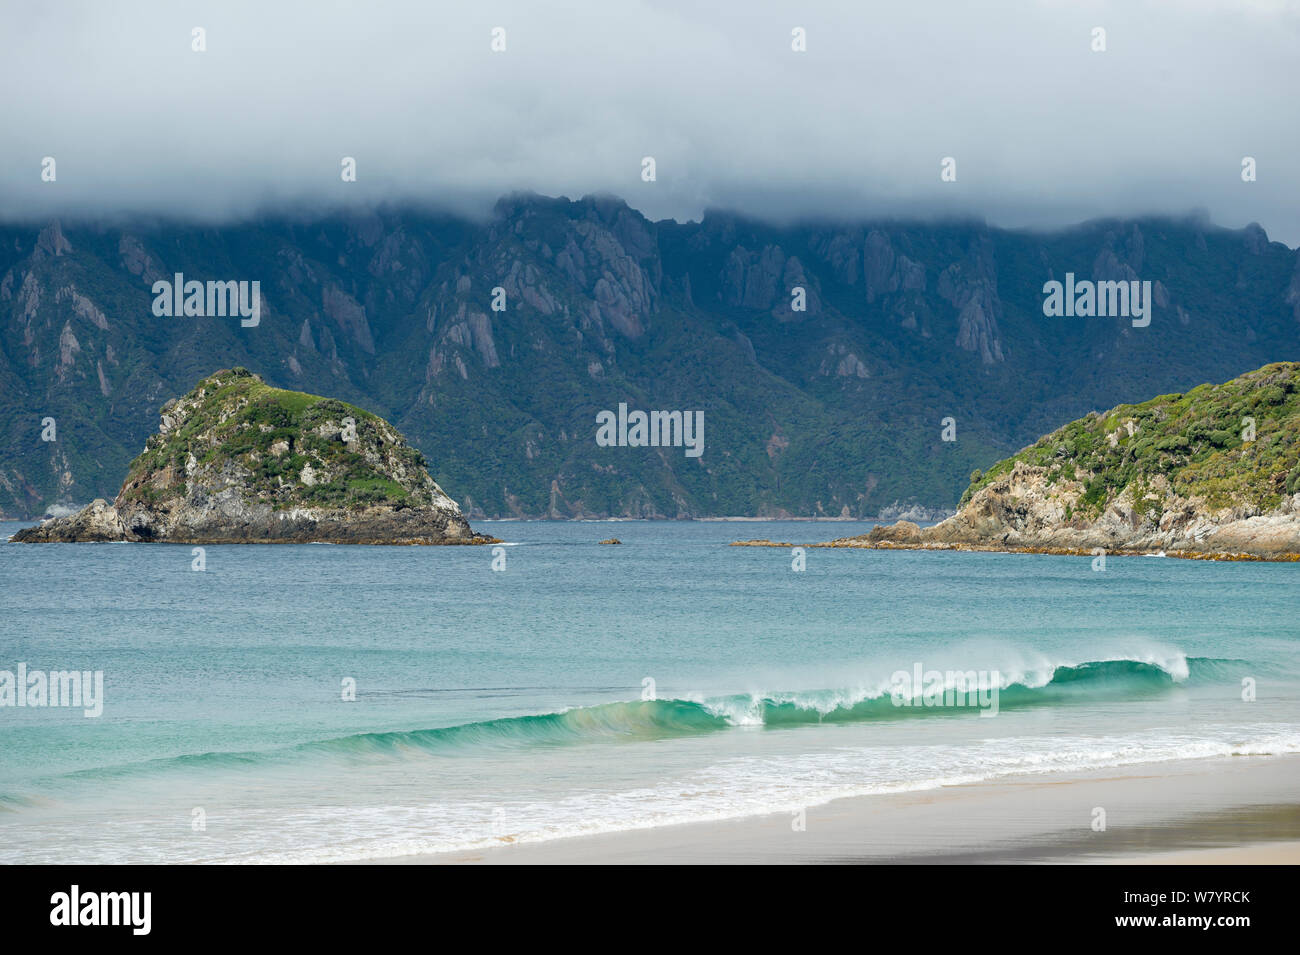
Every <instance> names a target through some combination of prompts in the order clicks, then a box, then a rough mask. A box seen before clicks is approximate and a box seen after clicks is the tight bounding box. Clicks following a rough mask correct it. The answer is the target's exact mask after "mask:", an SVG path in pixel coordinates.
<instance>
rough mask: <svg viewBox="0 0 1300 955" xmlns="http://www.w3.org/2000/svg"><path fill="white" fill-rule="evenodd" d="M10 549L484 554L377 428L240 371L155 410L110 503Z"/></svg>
mask: <svg viewBox="0 0 1300 955" xmlns="http://www.w3.org/2000/svg"><path fill="white" fill-rule="evenodd" d="M12 539H13V540H14V541H15V542H24V543H49V542H67V543H75V542H88V541H138V542H149V541H154V542H164V543H184V544H227V543H308V542H313V543H314V542H324V543H335V544H481V543H491V542H494V541H495V538H490V537H483V536H478V535H475V534H474V532H473V531H472V530H471V529H470V526H469V523H468V522H467V521H466V520H465V518H464V516H463V515H462V514H461V511H460V508H459V507H458V506H457V504H456V502H455V501H453V500H452V499H451V498H449V497H448V496H447V495H446V494H445V493H443V490H442V488H440V487H439V486H438V485H437V483H435V482H434V480H433V478H431V477H430V476H429V472H428V470H427V468H426V462H425V459H424V456H423V455H422V454H421V453H420V452H419V451H418V450H416V449H415V448H412V447H411V446H410V445H408V444H407V443H406V441H405V440H404V439H403V438H402V436H401V434H399V433H398V431H397V429H396V428H394V427H393V426H392V425H390V424H389V423H388V422H387V421H385V420H384V419H382V418H380V417H378V416H376V415H374V414H371V413H370V412H368V411H364V410H362V409H361V408H358V407H355V406H353V405H349V404H345V403H344V402H341V401H337V400H334V399H332V398H322V397H320V396H317V395H309V394H304V393H301V392H296V391H283V390H281V389H278V388H272V387H270V386H269V385H267V384H266V383H265V382H264V381H263V380H262V379H261V378H260V377H258V376H257V375H254V374H253V373H252V372H250V371H248V370H246V369H243V368H235V369H231V370H228V371H219V372H217V373H216V374H213V375H210V376H209V377H207V378H205V379H203V381H201V382H199V384H198V385H197V386H196V387H195V388H194V389H193V390H192V391H191V392H190V393H189V394H187V395H185V396H184V397H182V398H179V399H173V400H172V401H169V402H168V403H167V404H166V405H164V406H163V409H162V423H161V425H160V427H159V429H158V432H157V433H156V434H154V435H153V436H151V437H150V438H149V440H148V442H147V443H146V444H145V449H144V451H143V452H142V453H141V454H140V456H139V457H137V458H136V459H135V460H134V461H133V462H131V465H130V468H129V470H128V473H127V476H126V480H125V482H123V484H122V489H121V490H120V491H119V492H118V495H117V498H116V499H115V500H114V501H113V503H112V504H109V503H108V502H107V501H104V500H102V499H98V500H95V501H94V502H92V503H91V504H90V505H89V506H87V507H85V508H83V509H82V510H81V511H79V512H78V513H76V514H73V515H70V516H68V517H61V518H57V519H54V520H50V521H46V522H44V523H42V524H40V525H39V526H37V527H29V528H25V529H23V530H21V531H19V532H18V533H17V534H15V535H14V537H13V538H12Z"/></svg>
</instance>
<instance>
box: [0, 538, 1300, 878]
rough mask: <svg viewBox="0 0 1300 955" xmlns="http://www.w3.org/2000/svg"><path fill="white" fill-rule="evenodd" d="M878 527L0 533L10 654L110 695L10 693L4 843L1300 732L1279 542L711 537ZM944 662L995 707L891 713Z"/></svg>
mask: <svg viewBox="0 0 1300 955" xmlns="http://www.w3.org/2000/svg"><path fill="white" fill-rule="evenodd" d="M20 526H22V525H19V524H0V541H3V540H7V538H8V536H9V535H11V534H12V533H14V532H15V531H16V530H17V529H18V528H19V527H20ZM871 526H873V525H871V524H849V523H839V522H837V523H833V524H830V523H822V524H811V523H804V522H799V523H796V522H745V523H729V522H634V521H628V522H591V523H582V522H569V523H545V522H537V523H531V522H495V523H494V522H475V529H476V530H479V531H481V532H486V533H490V534H493V535H495V536H497V537H500V538H503V539H504V540H506V541H507V542H508V543H507V544H506V545H504V547H503V548H502V549H500V550H497V551H495V552H494V550H493V548H490V547H362V546H331V545H263V546H209V547H207V548H205V554H204V558H203V559H204V564H205V569H203V570H202V571H196V570H193V569H192V567H193V565H194V561H195V558H194V556H193V555H192V554H191V548H190V547H188V546H181V545H160V544H80V545H69V544H51V545H20V544H9V543H0V671H9V672H12V673H16V672H17V669H18V667H19V665H20V664H21V665H24V666H25V668H26V670H27V672H28V673H33V672H50V671H68V670H77V671H86V672H92V673H93V672H97V671H98V672H102V674H103V699H102V715H100V716H98V717H87V716H85V715H84V712H83V709H82V708H76V707H54V706H23V707H18V706H0V862H4V863H14V862H48V863H74V862H80V863H93V862H106V863H107V862H130V863H146V862H211V863H223V862H224V863H248V862H347V861H360V860H368V859H382V858H389V857H397V856H407V855H412V854H437V853H444V852H454V851H457V850H469V849H478V848H486V847H491V846H500V845H503V844H510V843H528V842H538V841H543V840H553V839H562V838H565V837H570V836H576V835H582V834H589V833H601V832H617V831H623V830H633V829H645V828H648V827H655V826H667V825H672V824H675V823H683V822H692V821H705V820H721V819H734V818H739V817H744V816H750V815H756V814H761V813H771V812H789V813H791V814H795V813H797V812H799V811H800V810H801V809H804V808H806V807H809V806H814V805H820V804H823V803H826V802H827V801H829V800H833V799H836V798H839V797H845V796H869V795H871V794H883V793H898V792H908V791H919V790H926V789H934V788H936V787H941V786H946V785H952V784H958V783H963V782H977V781H981V780H991V779H1000V778H1007V777H1012V776H1017V775H1023V774H1034V775H1041V774H1048V773H1053V772H1066V771H1076V770H1085V769H1095V768H1106V767H1113V768H1114V770H1115V772H1116V774H1124V773H1128V772H1133V773H1136V772H1139V771H1140V767H1141V766H1142V765H1143V764H1148V763H1153V762H1165V761H1171V760H1185V759H1196V758H1201V757H1222V756H1230V755H1238V756H1241V757H1251V758H1268V756H1270V755H1281V754H1289V753H1297V752H1300V596H1298V594H1300V590H1298V588H1297V586H1296V580H1297V577H1296V575H1297V574H1298V573H1300V568H1297V567H1296V566H1295V565H1293V564H1268V563H1249V562H1242V563H1212V562H1205V561H1187V560H1176V559H1161V558H1145V557H1110V558H1108V559H1107V561H1106V565H1105V569H1104V570H1102V571H1097V570H1094V569H1093V561H1092V558H1088V557H1057V556H1039V555H1009V554H986V553H956V552H933V553H925V552H914V551H906V552H904V551H895V552H889V551H854V550H819V549H810V550H807V551H806V552H805V553H804V555H803V559H804V561H805V562H806V568H805V569H804V570H802V571H796V570H794V569H792V563H793V562H794V561H795V558H794V556H793V555H792V554H791V552H790V551H789V550H788V549H768V548H741V547H728V546H727V544H728V543H729V542H730V541H732V540H736V539H742V538H751V537H765V538H770V539H773V540H782V541H795V542H801V543H808V542H812V541H819V540H826V539H829V538H832V537H840V536H846V535H849V534H858V533H865V532H866V531H867V530H869V529H870V528H871ZM611 536H617V537H618V538H619V539H621V540H622V542H623V543H622V545H621V546H610V545H600V544H598V543H597V542H598V541H600V540H601V539H603V538H607V537H611ZM503 561H504V563H503ZM494 563H495V564H496V565H497V566H498V567H501V566H504V569H501V570H494V569H493V565H494ZM950 671H951V673H955V674H961V673H968V672H974V673H976V674H978V675H979V677H980V680H981V681H982V682H981V685H982V686H983V687H984V689H985V690H988V691H989V693H990V694H992V689H993V687H996V690H997V693H996V694H993V696H994V697H995V698H996V713H995V714H994V713H993V707H992V706H991V705H978V701H977V703H976V704H971V703H970V700H971V699H973V698H965V701H966V704H967V705H958V704H960V703H962V701H963V699H964V697H963V696H962V694H957V693H952V692H949V693H948V694H947V698H942V702H943V703H944V704H947V705H933V706H926V705H923V704H924V698H923V693H922V689H921V687H919V686H918V687H916V688H915V694H916V695H914V696H909V697H907V698H908V700H909V701H910V702H913V703H915V704H917V705H912V706H900V705H896V699H895V695H892V694H891V688H895V687H896V686H897V685H898V684H897V678H896V674H898V673H900V672H903V673H907V674H916V673H918V672H919V673H920V674H922V675H925V674H929V673H931V672H938V673H939V674H940V676H941V677H942V679H943V681H944V686H946V687H947V688H948V689H949V690H951V689H952V688H953V685H954V684H953V680H952V678H951V676H950V675H949V674H950ZM0 679H3V676H2V675H0ZM928 680H929V677H928V676H927V677H925V678H924V680H923V681H922V682H928ZM958 685H962V684H960V683H959V684H958ZM0 696H2V688H0ZM350 697H354V698H350ZM1252 697H1253V698H1252ZM932 700H933V697H932Z"/></svg>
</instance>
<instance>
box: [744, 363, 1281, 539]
mask: <svg viewBox="0 0 1300 955" xmlns="http://www.w3.org/2000/svg"><path fill="white" fill-rule="evenodd" d="M737 544H738V545H749V546H773V547H787V546H790V545H788V544H784V543H780V544H778V543H776V542H770V541H738V542H737ZM812 546H815V547H867V548H882V549H909V550H923V549H957V550H991V551H1020V552H1034V553H1049V554H1089V553H1093V552H1094V551H1096V550H1098V549H1100V550H1101V551H1104V552H1106V553H1112V554H1152V553H1165V554H1167V555H1168V556H1171V557H1198V558H1213V559H1262V560H1300V363H1295V362H1283V363H1278V364H1272V365H1266V366H1265V367H1263V368H1260V369H1259V370H1257V371H1252V372H1249V373H1248V374H1245V375H1241V376H1240V377H1238V378H1234V379H1233V380H1231V381H1229V382H1227V383H1225V384H1222V385H1201V386H1200V387H1198V388H1194V389H1192V390H1191V391H1190V392H1188V393H1187V394H1174V395H1162V396H1160V397H1158V398H1153V399H1151V400H1150V401H1146V402H1143V403H1142V404H1136V405H1120V406H1118V407H1116V408H1113V409H1111V410H1110V411H1108V412H1106V413H1104V414H1097V413H1095V412H1094V413H1092V414H1089V415H1087V416H1086V417H1084V418H1081V419H1079V420H1078V421H1073V422H1071V423H1070V424H1067V425H1065V426H1064V427H1062V428H1058V429H1057V430H1056V431H1053V432H1052V433H1051V434H1049V435H1047V436H1046V437H1044V438H1041V439H1040V440H1039V441H1038V442H1036V443H1035V444H1033V445H1031V446H1030V447H1028V448H1025V449H1024V450H1023V451H1021V452H1019V453H1018V454H1015V455H1012V456H1011V457H1009V458H1006V459H1005V460H1002V461H999V462H998V463H997V464H995V465H993V466H992V467H991V468H989V469H988V470H987V471H986V472H981V471H976V472H975V473H973V474H972V475H971V483H970V486H969V487H968V488H967V489H966V492H965V493H964V494H963V495H962V498H961V502H960V505H959V509H958V511H957V513H956V514H955V515H954V516H952V517H950V518H948V519H947V520H945V521H942V522H940V523H938V524H936V525H934V526H932V527H926V528H922V527H919V526H918V525H916V524H914V523H912V522H909V521H899V522H898V523H896V524H893V525H891V526H889V527H877V528H875V529H873V530H872V531H871V533H869V534H866V535H862V536H859V537H846V538H840V539H838V540H833V541H828V542H826V543H823V544H814V545H812Z"/></svg>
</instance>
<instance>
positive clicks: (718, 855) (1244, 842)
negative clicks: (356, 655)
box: [377, 756, 1300, 864]
mask: <svg viewBox="0 0 1300 955" xmlns="http://www.w3.org/2000/svg"><path fill="white" fill-rule="evenodd" d="M1098 809H1103V810H1105V828H1104V830H1100V831H1099V830H1098V829H1094V820H1100V818H1101V816H1100V814H1099V813H1097V812H1096V810H1098ZM797 821H798V820H796V819H795V817H794V815H793V814H790V813H780V814H773V815H766V816H756V817H749V818H745V819H737V820H732V821H725V822H706V823H691V824H687V825H680V826H666V827H660V828H654V829H642V830H634V831H629V832H617V833H607V834H601V835H594V836H581V837H575V838H569V839H556V840H553V841H549V842H534V843H522V844H510V843H509V842H508V841H504V842H503V845H502V846H501V847H500V848H492V849H487V850H479V851H473V852H455V853H440V854H434V855H423V856H405V857H401V858H395V859H388V860H377V861H379V862H381V863H382V862H390V863H402V864H420V863H424V864H577V863H670V864H682V863H687V864H689V863H745V864H755V863H798V864H807V863H1115V862H1124V863H1167V864H1183V863H1227V864H1236V863H1242V864H1289V863H1294V862H1296V861H1300V756H1238V757H1222V758H1215V759H1203V760H1186V761H1177V762H1168V763H1153V764H1145V765H1141V766H1126V767H1123V768H1122V769H1114V770H1102V771H1090V772H1083V773H1070V774H1053V775H1024V776H1018V777H1008V778H1005V779H1000V780H996V781H992V782H986V783H976V784H972V785H964V786H951V787H945V788H942V789H934V790H927V791H923V792H909V793H898V794H892V795H884V796H864V797H856V798H852V799H839V800H835V801H833V802H829V803H826V804H824V805H820V806H810V807H808V808H807V809H806V811H805V819H804V822H805V827H804V828H803V829H802V830H800V829H798V828H797ZM508 839H509V837H508V836H507V837H506V840H508Z"/></svg>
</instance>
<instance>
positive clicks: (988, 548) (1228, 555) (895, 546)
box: [727, 537, 1300, 564]
mask: <svg viewBox="0 0 1300 955" xmlns="http://www.w3.org/2000/svg"><path fill="white" fill-rule="evenodd" d="M727 546H729V547H777V548H790V547H806V548H810V549H811V548H828V549H831V550H924V551H960V552H962V553H970V554H1049V555H1053V556H1057V557H1095V556H1096V553H1095V549H1094V550H1090V549H1088V548H1084V547H1048V546H1042V547H1040V546H1035V545H1026V546H1023V547H1008V546H1006V545H997V544H959V543H954V542H951V541H927V542H925V543H922V544H912V543H902V542H898V541H884V540H882V541H868V540H866V539H863V538H853V537H845V538H840V539H839V540H833V541H821V542H820V543H816V544H791V543H788V542H785V541H771V540H763V539H759V540H745V541H732V542H731V543H730V544H728V545H727ZM1105 556H1106V557H1174V558H1177V559H1179V560H1213V561H1225V562H1234V561H1241V562H1246V561H1259V562H1263V563H1274V564H1287V563H1296V562H1297V561H1300V554H1296V553H1282V554H1268V555H1264V554H1250V553H1244V552H1234V551H1194V550H1171V551H1166V550H1149V549H1143V550H1126V549H1120V550H1107V551H1106V552H1105Z"/></svg>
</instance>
